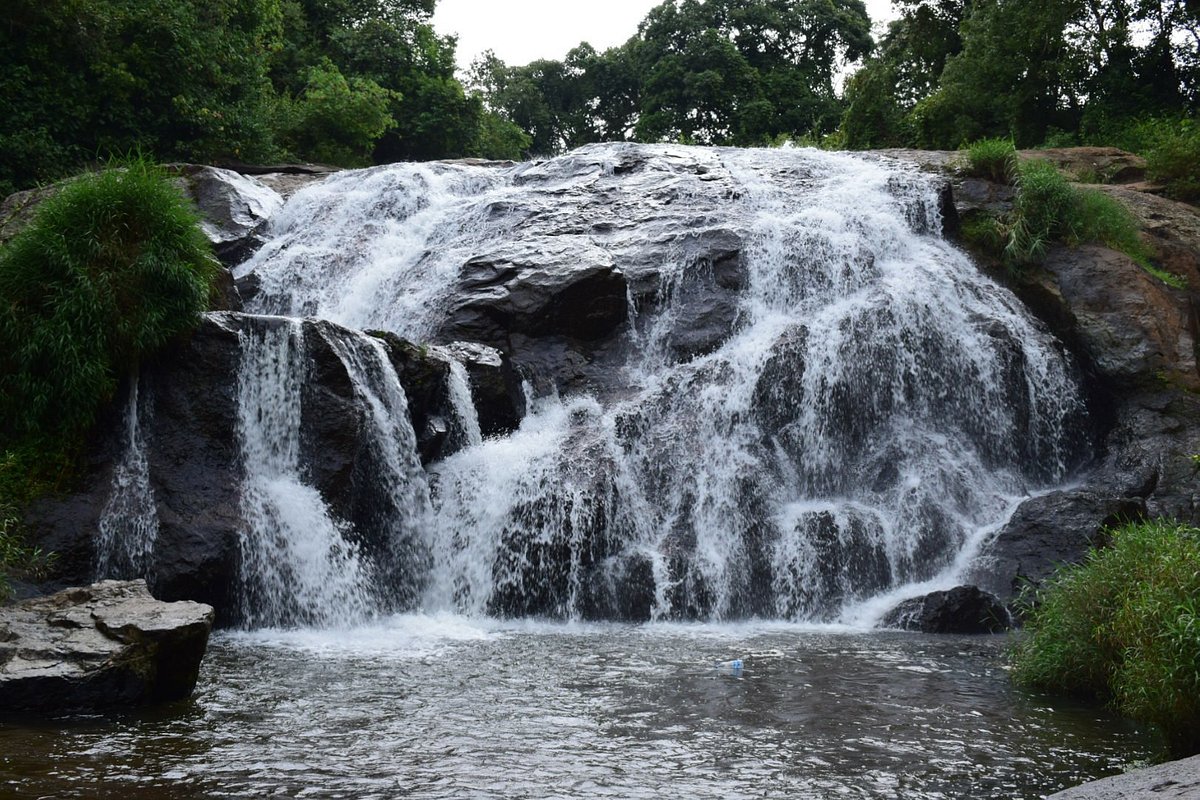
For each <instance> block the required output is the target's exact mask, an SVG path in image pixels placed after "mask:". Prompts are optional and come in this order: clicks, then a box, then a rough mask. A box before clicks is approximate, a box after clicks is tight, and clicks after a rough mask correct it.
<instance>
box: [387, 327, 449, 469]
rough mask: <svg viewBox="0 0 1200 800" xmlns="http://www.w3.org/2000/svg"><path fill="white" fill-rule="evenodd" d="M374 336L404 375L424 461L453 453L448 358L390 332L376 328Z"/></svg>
mask: <svg viewBox="0 0 1200 800" xmlns="http://www.w3.org/2000/svg"><path fill="white" fill-rule="evenodd" d="M371 335H372V336H376V337H378V338H380V339H382V340H383V342H384V345H385V346H386V347H387V352H388V358H389V359H390V360H391V362H392V366H393V367H395V369H396V374H397V375H398V376H399V377H400V385H401V386H403V387H404V395H405V397H406V398H407V400H408V414H409V417H410V418H411V419H412V426H413V432H414V433H416V435H417V449H418V450H419V451H420V453H421V462H422V463H429V462H430V461H434V460H436V459H438V458H440V457H442V456H445V455H449V451H448V450H447V448H448V445H449V434H450V424H449V422H448V419H449V415H450V414H451V410H450V399H449V396H448V394H447V390H446V381H447V379H448V378H449V377H450V361H449V359H448V357H447V356H445V355H443V354H442V353H440V352H438V351H437V350H436V349H435V348H431V347H426V346H423V345H417V344H413V343H412V342H410V341H408V340H406V339H401V338H400V337H399V336H396V335H395V334H393V333H389V332H387V331H372V332H371Z"/></svg>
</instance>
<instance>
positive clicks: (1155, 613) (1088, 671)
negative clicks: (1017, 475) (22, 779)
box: [1013, 521, 1200, 756]
mask: <svg viewBox="0 0 1200 800" xmlns="http://www.w3.org/2000/svg"><path fill="white" fill-rule="evenodd" d="M1198 615H1200V529H1196V528H1191V527H1187V526H1184V525H1179V524H1174V523H1170V522H1165V521H1156V522H1143V523H1138V524H1132V525H1127V526H1125V527H1122V528H1120V529H1118V530H1116V531H1114V532H1113V536H1112V544H1111V546H1110V547H1107V548H1104V549H1101V550H1097V551H1093V552H1092V553H1091V554H1090V555H1089V557H1088V559H1087V560H1086V562H1085V563H1083V564H1080V565H1076V566H1071V567H1065V568H1063V569H1061V570H1059V572H1058V573H1057V574H1056V575H1055V576H1054V577H1053V578H1052V579H1051V580H1050V581H1048V582H1047V583H1046V584H1045V585H1044V586H1043V587H1042V588H1041V589H1040V590H1039V591H1038V593H1037V596H1036V598H1035V601H1034V603H1033V604H1032V607H1031V610H1030V612H1029V615H1028V617H1027V622H1026V631H1025V635H1024V637H1023V638H1022V639H1021V640H1020V641H1019V642H1018V643H1017V645H1016V646H1015V648H1014V650H1013V678H1014V679H1015V680H1016V682H1017V683H1018V684H1020V685H1023V686H1026V687H1030V688H1037V689H1044V690H1049V691H1055V692H1062V693H1068V694H1073V695H1079V696H1084V697H1090V698H1096V699H1100V700H1105V701H1108V702H1111V703H1112V705H1113V706H1114V707H1115V708H1116V709H1117V710H1118V711H1119V712H1121V713H1123V714H1126V715H1128V716H1130V717H1132V718H1133V719H1136V720H1138V721H1140V722H1144V723H1148V724H1151V725H1154V726H1156V727H1157V728H1158V729H1159V730H1160V731H1161V732H1162V733H1163V735H1164V737H1165V740H1166V743H1167V746H1168V749H1169V750H1170V753H1171V755H1172V756H1184V755H1190V754H1192V753H1196V752H1200V616H1198Z"/></svg>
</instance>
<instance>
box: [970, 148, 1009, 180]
mask: <svg viewBox="0 0 1200 800" xmlns="http://www.w3.org/2000/svg"><path fill="white" fill-rule="evenodd" d="M1016 163H1017V148H1016V145H1014V144H1013V142H1012V139H980V140H979V141H977V142H975V143H974V144H971V145H968V146H967V171H968V172H969V173H970V174H971V175H974V176H975V177H977V178H986V179H987V180H989V181H992V182H993V183H1009V182H1010V181H1011V180H1012V175H1013V172H1014V170H1015V169H1016Z"/></svg>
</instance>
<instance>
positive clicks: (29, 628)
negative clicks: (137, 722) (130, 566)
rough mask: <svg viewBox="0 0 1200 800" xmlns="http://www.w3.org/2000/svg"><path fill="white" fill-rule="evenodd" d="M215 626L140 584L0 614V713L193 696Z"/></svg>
mask: <svg viewBox="0 0 1200 800" xmlns="http://www.w3.org/2000/svg"><path fill="white" fill-rule="evenodd" d="M212 625H213V609H212V608H211V607H210V606H207V605H204V604H202V603H193V602H186V601H184V602H178V603H163V602H160V601H158V600H155V599H154V598H153V597H152V596H151V595H150V592H149V591H148V590H147V589H146V583H145V581H140V580H139V581H102V582H100V583H95V584H92V585H90V586H86V587H83V588H74V589H66V590H64V591H61V592H58V593H57V594H54V595H50V596H48V597H38V598H34V599H31V600H25V601H23V602H21V603H18V604H16V605H14V606H8V607H3V608H0V711H2V712H14V711H38V712H55V711H77V710H97V709H104V708H110V707H118V706H119V707H122V708H128V707H129V706H132V705H140V704H147V703H158V702H165V701H171V700H180V699H183V698H185V697H187V696H188V695H190V694H191V693H192V689H193V688H194V687H195V685H196V678H197V675H198V674H199V670H200V661H201V659H202V658H203V656H204V651H205V648H206V646H207V644H208V635H209V632H210V631H211V630H212Z"/></svg>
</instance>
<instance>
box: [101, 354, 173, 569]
mask: <svg viewBox="0 0 1200 800" xmlns="http://www.w3.org/2000/svg"><path fill="white" fill-rule="evenodd" d="M140 394H141V393H140V392H139V391H138V377H137V375H134V376H133V377H132V378H130V381H129V399H128V401H127V402H126V406H125V449H124V450H123V452H122V454H121V458H120V460H119V461H117V463H116V467H115V468H114V469H113V480H112V494H111V495H110V496H109V499H108V502H107V503H105V505H104V510H103V511H102V512H101V513H100V523H99V525H98V526H97V536H96V576H97V578H98V579H105V578H146V577H149V570H150V567H151V563H152V560H151V556H152V555H153V553H154V543H155V542H156V541H157V540H158V510H157V508H156V506H155V503H154V489H153V488H152V487H151V486H150V465H149V463H148V461H147V458H146V445H145V442H144V441H143V440H142V429H141V422H140V417H141V413H142V412H141V409H140V406H141V405H142V403H141V399H140Z"/></svg>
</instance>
